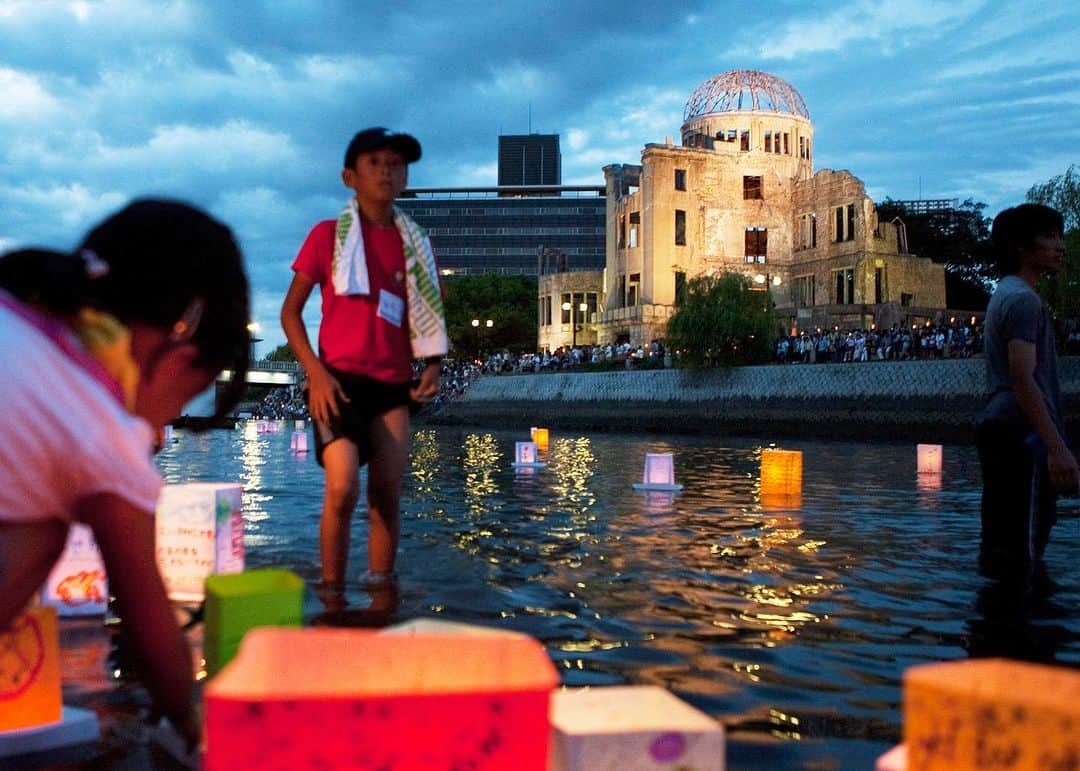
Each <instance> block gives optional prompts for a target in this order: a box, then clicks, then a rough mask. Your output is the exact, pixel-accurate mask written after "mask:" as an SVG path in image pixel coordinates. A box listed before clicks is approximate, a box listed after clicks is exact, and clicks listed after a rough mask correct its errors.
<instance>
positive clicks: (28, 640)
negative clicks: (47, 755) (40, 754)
mask: <svg viewBox="0 0 1080 771" xmlns="http://www.w3.org/2000/svg"><path fill="white" fill-rule="evenodd" d="M63 706H64V704H63V701H62V699H61V697H60V631H59V628H58V625H57V621H56V608H52V607H48V606H41V607H36V608H31V609H29V610H27V611H26V612H25V613H23V614H22V615H21V616H19V617H17V618H16V619H15V620H14V621H13V622H12V623H11V625H10V626H9V627H8V628H7V629H6V630H3V631H0V731H11V730H17V729H22V728H30V727H33V726H41V725H46V724H48V723H55V722H57V721H58V720H60V717H61V715H62V711H63ZM2 743H3V739H2V738H0V744H2Z"/></svg>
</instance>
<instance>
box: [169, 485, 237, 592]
mask: <svg viewBox="0 0 1080 771" xmlns="http://www.w3.org/2000/svg"><path fill="white" fill-rule="evenodd" d="M242 496H243V490H242V488H241V487H240V485H238V484H223V483H214V482H192V483H188V484H178V485H166V486H165V487H164V488H163V489H162V491H161V498H159V499H158V505H157V558H158V567H159V568H160V569H161V576H162V578H163V579H164V580H165V588H166V590H167V591H168V593H169V598H170V599H172V600H177V601H181V602H201V601H202V599H203V596H204V593H205V592H204V588H203V582H204V581H205V580H206V577H207V576H208V575H211V574H213V573H237V572H239V571H241V570H243V569H244V519H243V507H242V500H243V497H242Z"/></svg>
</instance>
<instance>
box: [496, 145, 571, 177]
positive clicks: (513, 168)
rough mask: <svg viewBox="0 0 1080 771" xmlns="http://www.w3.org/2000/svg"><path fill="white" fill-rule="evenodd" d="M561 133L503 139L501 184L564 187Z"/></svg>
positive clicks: (500, 148)
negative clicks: (560, 148) (560, 144)
mask: <svg viewBox="0 0 1080 771" xmlns="http://www.w3.org/2000/svg"><path fill="white" fill-rule="evenodd" d="M561 184H562V155H561V154H560V153H559V135H558V134H505V135H502V136H500V137H499V185H500V186H507V185H561Z"/></svg>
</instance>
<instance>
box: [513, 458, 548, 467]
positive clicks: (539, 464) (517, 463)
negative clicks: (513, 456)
mask: <svg viewBox="0 0 1080 771" xmlns="http://www.w3.org/2000/svg"><path fill="white" fill-rule="evenodd" d="M510 465H511V466H513V467H514V468H543V467H544V466H546V465H547V464H546V463H544V462H543V461H539V460H538V461H535V462H534V463H524V462H522V461H514V462H513V463H511V464H510Z"/></svg>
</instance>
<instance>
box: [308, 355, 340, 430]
mask: <svg viewBox="0 0 1080 771" xmlns="http://www.w3.org/2000/svg"><path fill="white" fill-rule="evenodd" d="M348 401H349V397H348V396H346V395H345V390H344V389H343V388H342V387H341V383H339V382H338V381H337V378H335V377H334V376H333V375H331V374H330V372H329V371H327V369H326V368H325V367H323V366H321V365H320V366H319V367H315V368H312V371H311V372H309V373H308V412H309V413H310V414H311V417H312V418H314V419H315V420H318V421H321V422H323V423H329V422H330V419H331V418H332V417H334V418H336V417H337V416H338V415H340V414H341V411H340V409H339V408H338V404H339V403H340V402H348Z"/></svg>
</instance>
